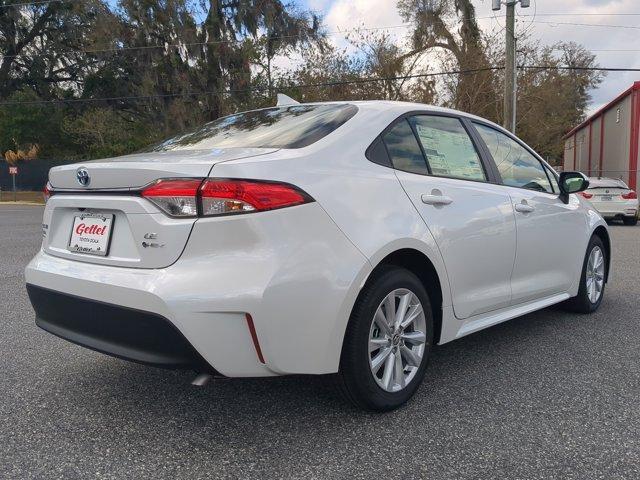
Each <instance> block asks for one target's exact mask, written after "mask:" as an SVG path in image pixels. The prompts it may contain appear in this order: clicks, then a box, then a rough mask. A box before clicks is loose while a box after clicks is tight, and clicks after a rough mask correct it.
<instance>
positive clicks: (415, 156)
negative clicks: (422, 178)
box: [383, 120, 429, 175]
mask: <svg viewBox="0 0 640 480" xmlns="http://www.w3.org/2000/svg"><path fill="white" fill-rule="evenodd" d="M383 140H384V144H385V146H386V147H387V151H388V152H389V157H390V159H391V164H392V165H393V168H397V169H398V170H402V171H405V172H410V173H419V174H421V175H426V174H428V173H429V171H428V170H427V164H426V162H425V160H424V156H423V155H422V150H420V145H418V141H417V140H416V137H415V135H414V134H413V130H412V129H411V126H410V125H409V122H407V120H401V121H399V122H398V123H397V124H395V125H394V126H393V128H391V130H389V131H388V132H387V133H386V134H385V135H384V138H383Z"/></svg>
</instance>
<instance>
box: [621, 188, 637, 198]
mask: <svg viewBox="0 0 640 480" xmlns="http://www.w3.org/2000/svg"><path fill="white" fill-rule="evenodd" d="M622 198H624V199H625V200H635V199H636V198H638V194H637V193H636V192H634V191H633V190H631V191H630V192H629V193H624V194H622Z"/></svg>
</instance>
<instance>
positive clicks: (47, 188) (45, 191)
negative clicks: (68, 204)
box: [42, 182, 51, 203]
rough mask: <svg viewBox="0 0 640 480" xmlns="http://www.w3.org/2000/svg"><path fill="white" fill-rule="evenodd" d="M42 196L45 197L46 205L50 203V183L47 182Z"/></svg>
mask: <svg viewBox="0 0 640 480" xmlns="http://www.w3.org/2000/svg"><path fill="white" fill-rule="evenodd" d="M42 196H43V197H44V203H47V202H48V201H49V197H51V185H50V184H49V182H47V184H46V185H45V186H44V188H43V189H42Z"/></svg>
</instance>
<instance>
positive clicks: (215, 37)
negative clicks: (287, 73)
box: [199, 0, 320, 119]
mask: <svg viewBox="0 0 640 480" xmlns="http://www.w3.org/2000/svg"><path fill="white" fill-rule="evenodd" d="M201 8H202V11H203V12H206V18H205V20H204V22H203V25H202V27H203V28H202V29H201V31H200V34H199V38H200V41H201V43H202V44H201V46H200V52H199V53H200V55H199V57H200V67H201V68H202V71H203V76H204V79H203V85H202V86H203V87H204V89H205V90H206V91H207V92H208V95H207V105H208V116H209V118H210V119H215V118H218V117H219V116H220V115H221V114H222V113H223V111H224V100H225V93H224V92H225V90H227V88H226V87H227V85H229V86H230V87H231V88H230V89H229V93H228V95H229V99H230V101H231V102H232V103H233V102H236V101H243V100H246V95H244V94H245V93H246V92H245V90H246V89H247V87H248V85H249V82H248V79H249V78H250V75H251V60H250V59H248V58H247V55H246V52H247V50H246V45H245V44H243V43H242V42H241V41H242V40H246V39H247V38H252V39H257V37H258V36H259V33H260V32H266V34H265V35H264V39H263V43H264V56H263V62H262V64H263V65H265V66H266V69H267V78H268V86H267V87H268V88H269V90H270V89H271V87H272V78H271V61H272V59H273V57H274V55H276V54H277V53H278V52H280V51H283V50H286V49H287V48H289V47H294V46H298V45H300V44H305V43H308V42H310V41H311V40H315V39H317V38H319V37H320V30H319V28H320V24H319V20H318V17H317V16H315V15H313V14H310V13H306V12H298V11H295V10H293V9H292V8H291V7H288V6H286V5H285V4H283V3H282V1H280V0H201Z"/></svg>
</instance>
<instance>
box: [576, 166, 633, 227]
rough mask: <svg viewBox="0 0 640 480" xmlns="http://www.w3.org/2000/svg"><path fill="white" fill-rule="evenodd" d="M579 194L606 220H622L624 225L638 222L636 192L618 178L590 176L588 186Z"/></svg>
mask: <svg viewBox="0 0 640 480" xmlns="http://www.w3.org/2000/svg"><path fill="white" fill-rule="evenodd" d="M580 195H582V196H583V197H584V198H586V199H587V200H589V201H590V202H591V204H592V205H593V206H594V207H595V209H596V210H598V212H599V213H600V215H602V216H603V217H604V218H605V219H607V220H613V219H618V220H622V221H623V222H624V224H625V225H636V224H637V223H638V210H639V208H638V194H637V193H636V192H634V191H633V190H631V189H630V188H629V187H628V186H627V184H626V183H624V182H623V181H622V180H620V179H617V178H605V177H591V178H590V179H589V188H588V189H587V190H585V191H584V192H580Z"/></svg>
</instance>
